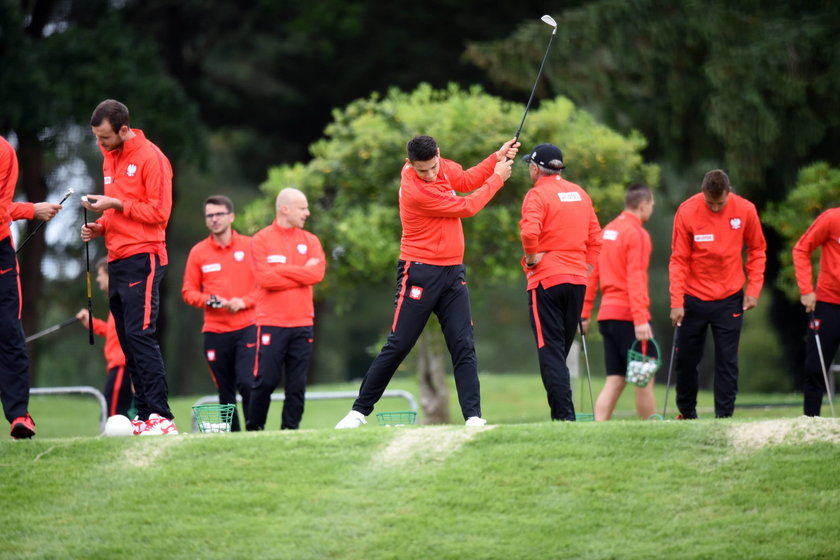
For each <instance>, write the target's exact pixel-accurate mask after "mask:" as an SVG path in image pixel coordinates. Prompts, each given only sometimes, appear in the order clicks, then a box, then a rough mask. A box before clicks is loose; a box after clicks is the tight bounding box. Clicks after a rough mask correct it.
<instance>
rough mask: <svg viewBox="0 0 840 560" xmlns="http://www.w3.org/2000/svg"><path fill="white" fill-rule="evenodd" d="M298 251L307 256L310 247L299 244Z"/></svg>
mask: <svg viewBox="0 0 840 560" xmlns="http://www.w3.org/2000/svg"><path fill="white" fill-rule="evenodd" d="M297 250H298V253H300V254H301V255H305V254H306V253H307V251H309V246H308V245H306V243H298V246H297Z"/></svg>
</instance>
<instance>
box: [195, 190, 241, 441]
mask: <svg viewBox="0 0 840 560" xmlns="http://www.w3.org/2000/svg"><path fill="white" fill-rule="evenodd" d="M234 217H235V214H234V212H233V202H232V201H231V200H230V198H228V197H226V196H223V195H215V196H211V197H209V198H208V199H207V200H205V201H204V219H205V224H206V225H207V229H209V230H210V235H209V237H207V238H205V239H203V240H202V241H200V242H199V243H197V244H196V245H195V246H194V247H193V248H192V250H191V251H190V254H189V256H188V257H187V267H186V270H185V271H184V285H183V288H182V289H181V295H182V296H183V298H184V301H185V302H186V303H187V304H189V305H192V306H195V307H198V308H201V309H204V326H203V327H202V332H203V333H204V357H205V358H206V359H207V365H208V366H209V367H210V375H211V376H212V377H213V383H214V384H215V385H216V388H217V389H218V391H219V403H220V404H234V405H235V404H236V391H237V389H238V390H239V394H241V395H242V410H243V414H244V415H245V422H246V424H247V422H248V406H249V400H250V396H251V383H252V381H253V372H254V358H255V356H256V347H257V328H256V326H255V319H256V308H255V303H256V298H257V294H258V292H257V283H256V281H255V280H254V273H253V272H252V270H251V238H250V237H248V236H247V235H242V234H241V233H239V232H237V231H235V230H234V229H233V227H232V226H233V219H234ZM231 430H232V431H234V432H237V431H240V430H241V427H240V423H239V415H238V414H234V415H233V421H232V423H231Z"/></svg>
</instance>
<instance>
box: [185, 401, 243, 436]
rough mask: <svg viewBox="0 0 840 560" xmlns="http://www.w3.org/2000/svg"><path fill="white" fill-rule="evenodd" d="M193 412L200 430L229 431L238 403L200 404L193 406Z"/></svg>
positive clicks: (207, 431)
mask: <svg viewBox="0 0 840 560" xmlns="http://www.w3.org/2000/svg"><path fill="white" fill-rule="evenodd" d="M192 412H193V418H195V423H196V425H198V431H200V432H202V433H221V432H229V431H230V423H231V421H232V420H233V415H234V413H235V412H236V405H235V404H199V405H196V406H194V407H192Z"/></svg>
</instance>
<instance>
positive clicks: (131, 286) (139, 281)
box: [128, 280, 142, 288]
mask: <svg viewBox="0 0 840 560" xmlns="http://www.w3.org/2000/svg"><path fill="white" fill-rule="evenodd" d="M141 282H142V280H138V281H137V282H129V283H128V287H129V288H133V287H134V286H136V285H137V284H140V283H141Z"/></svg>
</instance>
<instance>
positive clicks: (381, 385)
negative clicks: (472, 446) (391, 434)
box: [353, 261, 481, 419]
mask: <svg viewBox="0 0 840 560" xmlns="http://www.w3.org/2000/svg"><path fill="white" fill-rule="evenodd" d="M432 313H434V314H435V315H437V318H438V320H439V321H440V326H441V330H442V331H443V336H444V339H445V340H446V346H447V348H448V349H449V355H450V356H451V358H452V366H453V369H454V374H455V387H456V389H457V391H458V402H459V403H460V405H461V413H462V414H463V415H464V418H465V419H466V418H469V417H471V416H479V417H480V416H481V394H480V385H479V381H478V370H477V364H476V358H475V343H474V338H473V324H472V313H471V311H470V295H469V290H468V289H467V280H466V269H465V268H464V265H462V264H461V265H453V266H436V265H430V264H424V263H419V262H405V261H400V262H399V265H398V267H397V294H396V310H395V312H394V321H393V323H392V325H391V334H390V335H388V340H387V342H386V343H385V346H383V347H382V350H381V351H380V352H379V355H377V356H376V358H374V360H373V363H372V364H371V365H370V368H369V369H368V371H367V373H366V374H365V377H364V379H363V380H362V386H361V388H360V389H359V397H358V398H357V399H356V402H355V403H353V410H356V411H358V412H361V413H362V414H364V415H365V416H367V415H368V414H370V413H371V412H372V411H373V407H374V405H375V404H376V403H377V402H378V401H379V399H380V398H381V397H382V393H383V392H385V389H386V388H387V387H388V383H389V382H390V381H391V378H392V377H393V375H394V372H395V371H396V370H397V367H399V365H400V364H401V363H402V361H403V360H404V359H405V357H406V356H407V355H408V353H409V352H410V351H411V349H412V348H413V347H414V344H415V343H416V342H417V339H418V338H419V337H420V334H421V333H422V332H423V328H424V327H425V326H426V322H427V321H428V320H429V317H430V316H431V314H432Z"/></svg>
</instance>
